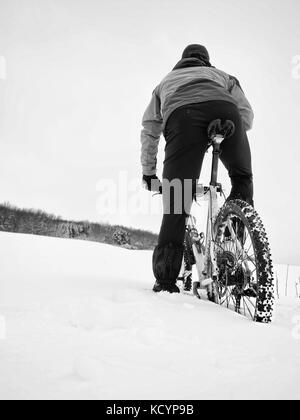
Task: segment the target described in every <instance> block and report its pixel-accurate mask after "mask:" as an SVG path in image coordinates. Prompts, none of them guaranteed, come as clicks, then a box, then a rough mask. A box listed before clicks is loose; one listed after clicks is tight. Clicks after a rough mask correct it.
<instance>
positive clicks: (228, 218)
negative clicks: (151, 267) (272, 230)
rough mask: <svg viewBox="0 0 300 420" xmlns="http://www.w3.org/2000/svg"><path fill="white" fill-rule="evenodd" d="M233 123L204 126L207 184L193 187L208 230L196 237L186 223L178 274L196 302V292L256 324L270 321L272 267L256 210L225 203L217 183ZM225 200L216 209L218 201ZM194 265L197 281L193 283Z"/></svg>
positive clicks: (194, 224) (193, 221)
mask: <svg viewBox="0 0 300 420" xmlns="http://www.w3.org/2000/svg"><path fill="white" fill-rule="evenodd" d="M234 130H235V126H234V123H233V122H232V121H226V122H225V123H224V124H222V122H221V120H215V121H212V122H211V124H210V125H209V128H208V139H209V142H210V143H209V148H210V147H212V150H213V157H212V171H211V181H210V185H209V186H208V187H205V186H203V185H198V186H197V189H196V192H195V196H194V199H195V201H198V200H200V199H205V200H206V201H207V202H208V215H207V229H206V234H205V233H204V232H201V233H199V232H198V230H197V221H196V218H195V217H194V216H193V215H192V214H190V215H189V216H188V218H187V223H186V235H185V243H184V261H183V268H182V275H181V276H180V278H179V280H182V281H183V288H184V290H185V291H193V294H194V295H195V296H196V297H197V298H198V299H201V289H202V290H205V291H206V293H207V297H208V299H209V300H210V301H212V302H214V303H216V304H219V305H221V306H224V307H226V308H228V309H231V310H233V311H235V312H237V313H239V314H241V315H243V316H246V317H248V318H250V319H251V320H253V321H255V322H261V323H270V322H271V321H272V311H273V303H274V274H273V264H272V257H271V251H270V244H269V242H268V238H267V234H266V231H265V229H264V226H263V223H262V221H261V219H260V217H259V215H258V213H257V211H256V210H255V209H254V208H253V207H252V206H251V205H250V204H248V203H246V202H245V201H242V200H239V199H237V200H229V201H228V200H226V196H225V193H224V191H223V188H222V184H220V183H218V182H217V178H218V164H219V157H220V153H221V144H222V142H223V141H224V140H225V139H226V138H227V137H229V136H230V135H232V134H233V133H234ZM219 196H221V197H223V198H224V199H225V204H224V205H223V207H221V208H220V205H219V200H218V197H219ZM193 266H196V269H197V270H196V271H197V274H198V279H197V280H196V281H193V278H192V274H193Z"/></svg>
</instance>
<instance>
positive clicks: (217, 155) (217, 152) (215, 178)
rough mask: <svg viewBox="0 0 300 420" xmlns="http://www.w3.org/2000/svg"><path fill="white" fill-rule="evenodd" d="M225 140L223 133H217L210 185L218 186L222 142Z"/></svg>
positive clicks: (213, 142)
mask: <svg viewBox="0 0 300 420" xmlns="http://www.w3.org/2000/svg"><path fill="white" fill-rule="evenodd" d="M223 140H224V137H223V136H221V135H216V136H215V137H214V138H213V140H212V146H213V158H212V169H211V181H210V185H211V186H212V187H217V186H218V170H219V158H220V153H221V143H222V141H223Z"/></svg>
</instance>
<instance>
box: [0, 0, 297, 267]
mask: <svg viewBox="0 0 300 420" xmlns="http://www.w3.org/2000/svg"><path fill="white" fill-rule="evenodd" d="M299 18H300V3H299V0H286V1H284V2H283V1H282V0H226V1H224V0H210V1H201V0H186V1H184V2H183V1H181V0H152V1H148V0H126V1H124V0H22V1H19V0H0V56H1V58H0V145H1V149H0V201H1V202H4V201H9V202H11V203H14V204H16V205H18V206H24V207H34V208H41V209H44V210H46V211H49V212H54V213H56V214H59V215H62V216H64V217H67V218H75V219H90V220H94V221H103V220H108V221H112V222H120V223H124V224H127V225H131V226H135V227H144V228H149V229H151V230H153V231H158V229H159V223H160V217H159V216H158V215H157V216H150V215H144V216H143V215H136V214H133V213H129V214H128V213H127V214H126V213H125V212H123V213H122V212H120V213H119V214H118V215H115V216H109V215H102V214H100V213H99V194H100V193H99V191H97V186H98V189H99V182H101V180H103V179H112V180H117V179H118V177H119V176H120V175H119V174H120V172H121V171H125V173H127V174H128V175H127V176H128V180H129V181H132V180H138V181H139V180H140V177H141V167H140V145H139V141H140V130H141V118H142V115H143V113H144V110H145V108H146V106H147V104H148V102H149V100H150V98H151V93H152V91H153V89H154V88H155V86H156V85H157V84H158V83H159V82H160V81H161V79H162V78H163V77H164V76H165V75H166V74H167V73H168V72H169V71H170V70H171V69H172V68H173V67H174V65H175V64H176V62H177V61H178V60H179V59H180V56H181V53H182V50H183V49H184V47H185V46H186V45H187V44H190V43H201V44H204V45H206V46H207V48H208V49H209V51H210V54H211V61H212V63H213V65H215V66H217V67H219V68H221V69H222V70H225V71H227V72H229V73H231V74H233V75H235V76H236V77H238V78H239V79H240V82H241V84H242V86H243V88H244V90H245V93H246V95H247V96H248V99H249V100H250V102H251V103H252V105H253V108H254V110H255V115H256V119H255V128H254V129H253V131H251V133H250V134H249V138H250V142H251V145H252V153H253V165H254V174H255V202H256V207H257V209H258V210H259V212H260V213H261V215H262V217H263V220H264V222H265V225H266V227H267V230H268V232H269V233H270V235H269V236H270V238H271V245H272V248H273V251H274V252H273V253H274V257H275V260H276V261H277V262H283V263H292V264H298V265H300V251H299V241H298V237H300V227H299V225H300V224H299V220H298V219H299V218H298V214H299V185H298V182H299V163H298V161H299V151H300V145H299V144H300V134H299V133H298V130H299V129H298V123H299V113H300V67H299V71H298V67H297V60H298V59H299V57H298V58H297V56H299V55H300V24H299ZM293 60H294V61H293ZM5 62H6V77H5V71H4V70H5V69H4V63H5ZM163 143H164V139H163V138H162V141H161V153H160V161H162V159H163ZM161 167H162V166H161V164H160V169H161ZM205 168H206V169H205V170H204V172H203V176H204V179H205V177H207V175H206V174H207V170H208V168H209V163H208V162H207V163H206V165H205ZM124 177H125V174H124V175H122V178H123V179H124ZM221 177H222V178H225V172H224V171H223V170H222V171H221ZM225 186H227V188H228V181H227V180H226V182H225ZM145 194H146V193H144V192H141V193H140V197H141V198H142V199H144V200H146V199H147V197H148V195H147V194H146V195H145ZM154 200H156V202H158V200H159V199H158V198H155V199H154Z"/></svg>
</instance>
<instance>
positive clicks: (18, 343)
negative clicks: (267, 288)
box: [0, 233, 300, 399]
mask: <svg viewBox="0 0 300 420" xmlns="http://www.w3.org/2000/svg"><path fill="white" fill-rule="evenodd" d="M0 257H1V263H0V399H53V398H54V399H62V398H64V399H91V398H93V399H204V398H209V399H210V398H228V399H230V398H246V399H247V398H272V399H279V398H280V399H282V398H297V399H298V398H299V397H300V357H299V354H300V327H299V325H300V301H299V300H296V299H295V298H294V297H292V296H294V295H293V293H291V297H289V298H284V299H282V300H280V301H278V302H277V305H276V316H275V320H274V323H273V324H272V325H259V324H254V323H251V322H250V321H248V320H246V319H244V318H243V317H240V316H238V315H237V314H235V313H232V312H230V311H228V310H226V309H223V308H220V307H218V306H216V305H213V304H210V303H208V302H206V301H201V302H199V301H197V300H196V299H195V298H193V297H191V296H189V295H180V296H173V295H168V294H162V295H158V296H157V295H154V294H153V293H151V286H152V284H153V279H152V272H151V253H149V252H143V251H128V250H124V249H120V248H114V247H109V246H105V245H99V244H97V243H88V242H80V241H71V240H63V239H52V238H43V237H34V236H25V235H15V234H6V233H1V234H0ZM278 271H279V273H280V274H279V278H280V285H281V287H285V286H282V282H283V281H284V279H285V274H284V272H285V271H284V268H280V267H279V268H278ZM293 273H294V274H293V275H294V276H296V278H295V281H296V280H297V279H298V273H299V270H298V271H297V270H295V271H294V272H293ZM291 284H293V286H292V288H291V291H292V290H294V284H295V283H294V281H293V279H291Z"/></svg>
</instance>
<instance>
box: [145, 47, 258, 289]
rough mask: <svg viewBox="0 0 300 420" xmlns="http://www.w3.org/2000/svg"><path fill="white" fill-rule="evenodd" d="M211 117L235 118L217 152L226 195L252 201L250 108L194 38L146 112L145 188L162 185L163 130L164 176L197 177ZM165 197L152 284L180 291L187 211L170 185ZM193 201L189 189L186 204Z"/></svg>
mask: <svg viewBox="0 0 300 420" xmlns="http://www.w3.org/2000/svg"><path fill="white" fill-rule="evenodd" d="M215 119H221V120H222V121H226V120H231V121H233V122H234V124H235V133H234V135H233V136H231V137H230V138H227V139H225V140H224V142H223V143H222V153H221V160H222V162H223V164H224V165H225V167H226V168H227V170H228V173H229V176H230V178H231V183H232V190H231V194H230V197H229V199H237V198H240V199H243V200H244V201H247V202H248V203H250V204H253V175H252V164H251V152H250V146H249V142H248V138H247V134H246V131H247V130H250V129H251V128H252V125H253V119H254V114H253V111H252V108H251V106H250V104H249V102H248V100H247V99H246V97H245V95H244V92H243V90H242V88H241V86H240V84H239V82H238V80H237V79H236V78H235V77H233V76H230V75H229V74H227V73H225V72H223V71H221V70H218V69H216V68H215V67H213V66H212V65H211V64H210V57H209V53H208V51H207V49H206V48H205V47H203V46H202V45H198V44H193V45H189V46H188V47H187V48H186V49H185V50H184V52H183V55H182V59H181V60H180V61H179V63H178V64H177V65H176V66H175V68H174V69H173V71H172V72H171V73H169V74H168V75H167V76H166V77H165V78H164V79H163V80H162V82H161V83H160V84H159V85H158V86H157V87H156V88H155V90H154V92H153V95H152V99H151V102H150V104H149V106H148V108H147V110H146V112H145V114H144V117H143V127H144V128H143V130H142V134H141V142H142V159H141V160H142V166H143V182H144V184H145V186H146V188H147V189H148V190H149V191H154V190H158V188H159V185H160V184H159V179H158V178H157V176H156V172H157V169H156V165H157V153H158V143H159V139H160V136H161V134H162V133H163V134H164V137H165V139H166V149H165V161H164V172H163V179H164V182H173V181H174V180H179V181H180V182H181V184H182V185H185V181H186V180H192V181H193V183H194V184H195V183H196V182H198V180H199V177H200V172H201V167H202V163H203V158H204V155H205V152H206V151H207V147H208V142H209V140H208V134H207V129H208V126H209V123H210V122H211V121H213V120H215ZM194 184H193V185H194ZM160 188H161V187H160ZM182 188H183V189H184V187H182ZM183 193H184V191H183ZM163 200H164V217H163V221H162V227H161V231H160V234H159V240H158V246H157V247H156V249H155V251H154V255H153V271H154V275H155V278H156V283H155V286H154V289H153V290H154V291H155V292H161V291H168V292H170V293H179V289H178V287H177V286H176V281H177V278H178V275H179V272H180V268H181V265H182V259H183V243H184V236H185V222H186V216H187V214H188V212H189V211H188V210H187V209H186V206H185V207H184V208H182V211H181V212H179V211H178V208H177V207H178V206H177V205H176V199H175V197H173V196H170V191H169V193H168V194H166V189H165V188H163ZM185 204H186V203H185ZM191 204H192V193H191V194H190V203H188V206H191ZM175 207H176V208H175Z"/></svg>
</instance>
